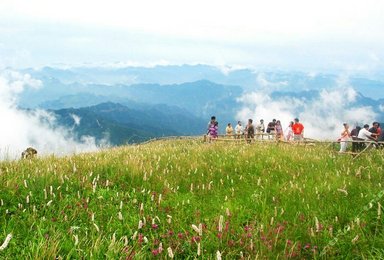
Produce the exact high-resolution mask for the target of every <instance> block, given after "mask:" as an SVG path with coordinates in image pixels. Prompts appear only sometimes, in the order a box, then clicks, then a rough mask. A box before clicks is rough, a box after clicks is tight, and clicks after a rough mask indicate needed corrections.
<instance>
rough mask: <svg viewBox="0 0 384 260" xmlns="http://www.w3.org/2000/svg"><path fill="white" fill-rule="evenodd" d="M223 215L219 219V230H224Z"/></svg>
mask: <svg viewBox="0 0 384 260" xmlns="http://www.w3.org/2000/svg"><path fill="white" fill-rule="evenodd" d="M223 219H224V218H223V216H220V219H219V232H223Z"/></svg>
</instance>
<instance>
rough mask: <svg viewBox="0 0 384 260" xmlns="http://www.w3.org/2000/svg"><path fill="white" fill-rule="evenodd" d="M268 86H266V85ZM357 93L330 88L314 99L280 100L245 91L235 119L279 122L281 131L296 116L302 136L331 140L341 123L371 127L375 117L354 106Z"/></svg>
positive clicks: (365, 108) (346, 88) (366, 108)
mask: <svg viewBox="0 0 384 260" xmlns="http://www.w3.org/2000/svg"><path fill="white" fill-rule="evenodd" d="M268 84H269V83H266V85H268ZM357 95H358V93H357V92H356V91H355V90H354V89H353V88H352V87H351V86H348V85H347V84H346V85H344V84H341V83H340V85H339V86H338V87H336V88H334V89H322V90H319V95H318V97H317V98H305V97H300V98H299V97H290V96H286V95H283V96H282V97H278V98H273V97H272V94H271V92H270V91H267V90H266V88H263V87H261V90H259V91H255V92H249V93H246V94H244V95H243V96H242V97H240V98H239V99H238V102H241V103H242V104H243V108H242V109H241V110H240V111H239V112H238V113H237V117H238V118H240V119H241V120H243V121H245V120H247V119H248V118H252V119H253V120H254V122H256V123H258V121H259V120H260V119H264V122H266V123H268V122H270V121H272V119H273V118H275V119H278V120H280V121H281V123H282V125H283V130H284V129H286V127H287V126H288V124H289V122H290V121H293V119H294V118H296V117H298V118H299V119H300V122H301V123H303V124H304V127H305V130H304V135H305V137H308V138H313V139H318V140H335V139H337V138H338V137H339V135H340V133H341V131H342V128H343V125H342V124H343V123H344V122H346V123H349V125H350V126H351V127H353V126H355V125H356V124H359V125H361V124H363V123H364V124H365V123H368V124H371V123H372V122H373V121H375V118H376V116H377V115H376V114H375V112H374V111H373V110H372V108H371V107H369V106H360V107H356V106H354V104H353V103H354V101H355V100H356V98H357Z"/></svg>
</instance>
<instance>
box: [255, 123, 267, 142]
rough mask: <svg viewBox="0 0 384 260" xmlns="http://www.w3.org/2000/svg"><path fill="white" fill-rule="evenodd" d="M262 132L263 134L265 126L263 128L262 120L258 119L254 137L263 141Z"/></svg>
mask: <svg viewBox="0 0 384 260" xmlns="http://www.w3.org/2000/svg"><path fill="white" fill-rule="evenodd" d="M264 132H265V126H264V120H263V119H260V123H259V124H257V125H256V135H257V139H260V137H261V139H264V135H263V134H264Z"/></svg>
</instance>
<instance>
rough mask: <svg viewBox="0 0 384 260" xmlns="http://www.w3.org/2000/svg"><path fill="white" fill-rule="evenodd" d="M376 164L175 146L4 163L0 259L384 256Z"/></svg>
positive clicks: (379, 160) (253, 149)
mask: <svg viewBox="0 0 384 260" xmlns="http://www.w3.org/2000/svg"><path fill="white" fill-rule="evenodd" d="M383 161H384V154H383V151H382V150H374V151H370V152H367V153H366V154H364V155H362V156H361V157H360V158H359V159H357V160H351V158H350V157H348V156H339V155H337V154H335V153H334V152H333V151H332V150H330V149H329V148H327V147H326V146H321V145H317V146H298V145H290V144H263V143H258V144H250V145H249V144H234V143H210V144H207V143H201V142H200V141H196V140H172V141H159V142H154V143H148V144H145V145H138V146H125V147H119V148H113V149H109V150H103V151H100V152H98V153H90V154H81V155H76V156H71V157H65V158H56V157H53V156H52V157H47V158H38V159H33V160H21V161H17V162H3V163H1V164H0V191H1V192H0V199H1V201H0V228H1V232H0V243H2V241H3V240H4V239H5V237H6V236H7V235H8V234H12V236H13V237H12V239H11V240H10V241H9V244H8V245H7V246H6V247H5V248H4V249H3V250H0V257H1V258H5V259H15V258H19V259H22V258H51V259H53V258H59V259H64V258H65V259H67V258H68V259H69V258H76V259H79V258H93V259H99V258H114V259H116V258H117V259H118V258H128V259H129V258H149V257H159V258H166V257H168V258H170V257H175V258H195V257H201V258H219V257H223V258H228V259H232V258H252V259H254V258H255V257H259V258H300V259H301V258H339V257H343V258H372V257H375V258H380V257H384V254H383V250H382V248H384V232H383V217H382V205H384V202H383V198H382V196H383V194H384V191H383V190H384V188H383V187H382V185H383V184H384V179H383V168H382V167H383V166H382V165H383ZM0 249H1V248H0Z"/></svg>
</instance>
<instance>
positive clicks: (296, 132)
mask: <svg viewBox="0 0 384 260" xmlns="http://www.w3.org/2000/svg"><path fill="white" fill-rule="evenodd" d="M294 121H295V123H294V124H293V125H292V132H293V140H294V141H301V140H303V138H304V126H303V124H302V123H300V122H299V119H298V118H295V120H294Z"/></svg>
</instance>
